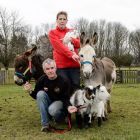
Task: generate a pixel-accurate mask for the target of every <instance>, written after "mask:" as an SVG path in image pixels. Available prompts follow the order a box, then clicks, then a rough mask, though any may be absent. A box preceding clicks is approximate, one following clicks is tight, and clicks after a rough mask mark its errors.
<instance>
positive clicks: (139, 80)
mask: <svg viewBox="0 0 140 140" xmlns="http://www.w3.org/2000/svg"><path fill="white" fill-rule="evenodd" d="M137 83H140V70H138V71H137Z"/></svg>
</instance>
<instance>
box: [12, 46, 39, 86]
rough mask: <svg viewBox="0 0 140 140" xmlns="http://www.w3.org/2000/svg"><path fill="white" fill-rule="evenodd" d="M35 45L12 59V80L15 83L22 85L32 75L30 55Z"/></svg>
mask: <svg viewBox="0 0 140 140" xmlns="http://www.w3.org/2000/svg"><path fill="white" fill-rule="evenodd" d="M36 50H37V47H36V46H34V47H33V48H32V49H29V50H27V51H26V52H24V53H23V54H21V55H19V56H17V57H16V58H15V61H14V67H15V74H14V81H15V83H16V84H17V85H20V86H21V85H23V84H25V82H26V81H28V80H30V79H31V77H32V57H33V56H34V54H35V52H36Z"/></svg>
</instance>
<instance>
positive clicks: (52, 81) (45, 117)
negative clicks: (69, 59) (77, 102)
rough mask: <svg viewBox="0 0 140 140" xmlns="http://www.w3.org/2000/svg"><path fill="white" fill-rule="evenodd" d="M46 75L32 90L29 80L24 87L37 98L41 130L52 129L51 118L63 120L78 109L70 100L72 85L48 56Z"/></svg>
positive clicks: (45, 68) (45, 64)
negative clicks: (60, 73) (58, 71)
mask: <svg viewBox="0 0 140 140" xmlns="http://www.w3.org/2000/svg"><path fill="white" fill-rule="evenodd" d="M42 66H43V70H44V73H45V74H44V75H43V76H41V77H40V79H39V80H38V81H37V83H36V85H35V89H34V90H32V87H31V84H29V83H28V82H27V83H26V84H25V85H24V89H25V90H26V91H28V92H29V93H30V95H31V96H32V97H33V98H34V99H36V100H37V104H38V107H39V110H40V115H41V124H42V128H41V131H45V132H46V131H48V130H49V129H50V118H51V117H54V119H55V120H56V121H58V122H59V121H62V120H64V119H65V117H66V116H67V115H68V112H69V113H73V112H76V111H77V108H76V107H75V106H71V104H70V102H69V96H68V95H69V92H70V86H69V82H67V81H66V80H65V79H64V78H63V77H61V76H59V75H57V74H56V63H55V61H54V60H52V59H50V58H48V59H46V60H45V61H44V62H43V64H42Z"/></svg>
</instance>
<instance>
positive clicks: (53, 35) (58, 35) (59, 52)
mask: <svg viewBox="0 0 140 140" xmlns="http://www.w3.org/2000/svg"><path fill="white" fill-rule="evenodd" d="M71 30H72V29H69V28H65V29H63V30H62V29H60V28H59V27H56V29H54V30H51V31H50V32H49V40H50V42H51V45H52V47H53V59H54V60H55V62H56V66H57V68H79V67H80V64H79V62H76V61H74V60H73V59H72V55H73V52H72V51H70V50H69V48H68V47H67V46H65V45H64V44H63V38H64V36H65V34H66V33H67V32H69V31H71ZM72 43H73V45H74V51H75V53H76V54H78V49H79V48H80V39H79V38H76V39H74V38H73V39H72Z"/></svg>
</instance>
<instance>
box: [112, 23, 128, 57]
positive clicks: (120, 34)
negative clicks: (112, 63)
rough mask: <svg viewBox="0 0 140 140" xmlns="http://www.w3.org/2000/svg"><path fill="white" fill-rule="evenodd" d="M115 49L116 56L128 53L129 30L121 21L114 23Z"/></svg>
mask: <svg viewBox="0 0 140 140" xmlns="http://www.w3.org/2000/svg"><path fill="white" fill-rule="evenodd" d="M112 30H113V47H114V49H113V51H114V54H115V55H116V56H121V55H122V54H124V53H126V51H127V47H128V42H127V38H128V33H129V32H128V30H127V28H126V27H124V26H123V25H122V24H121V23H113V27H112Z"/></svg>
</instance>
